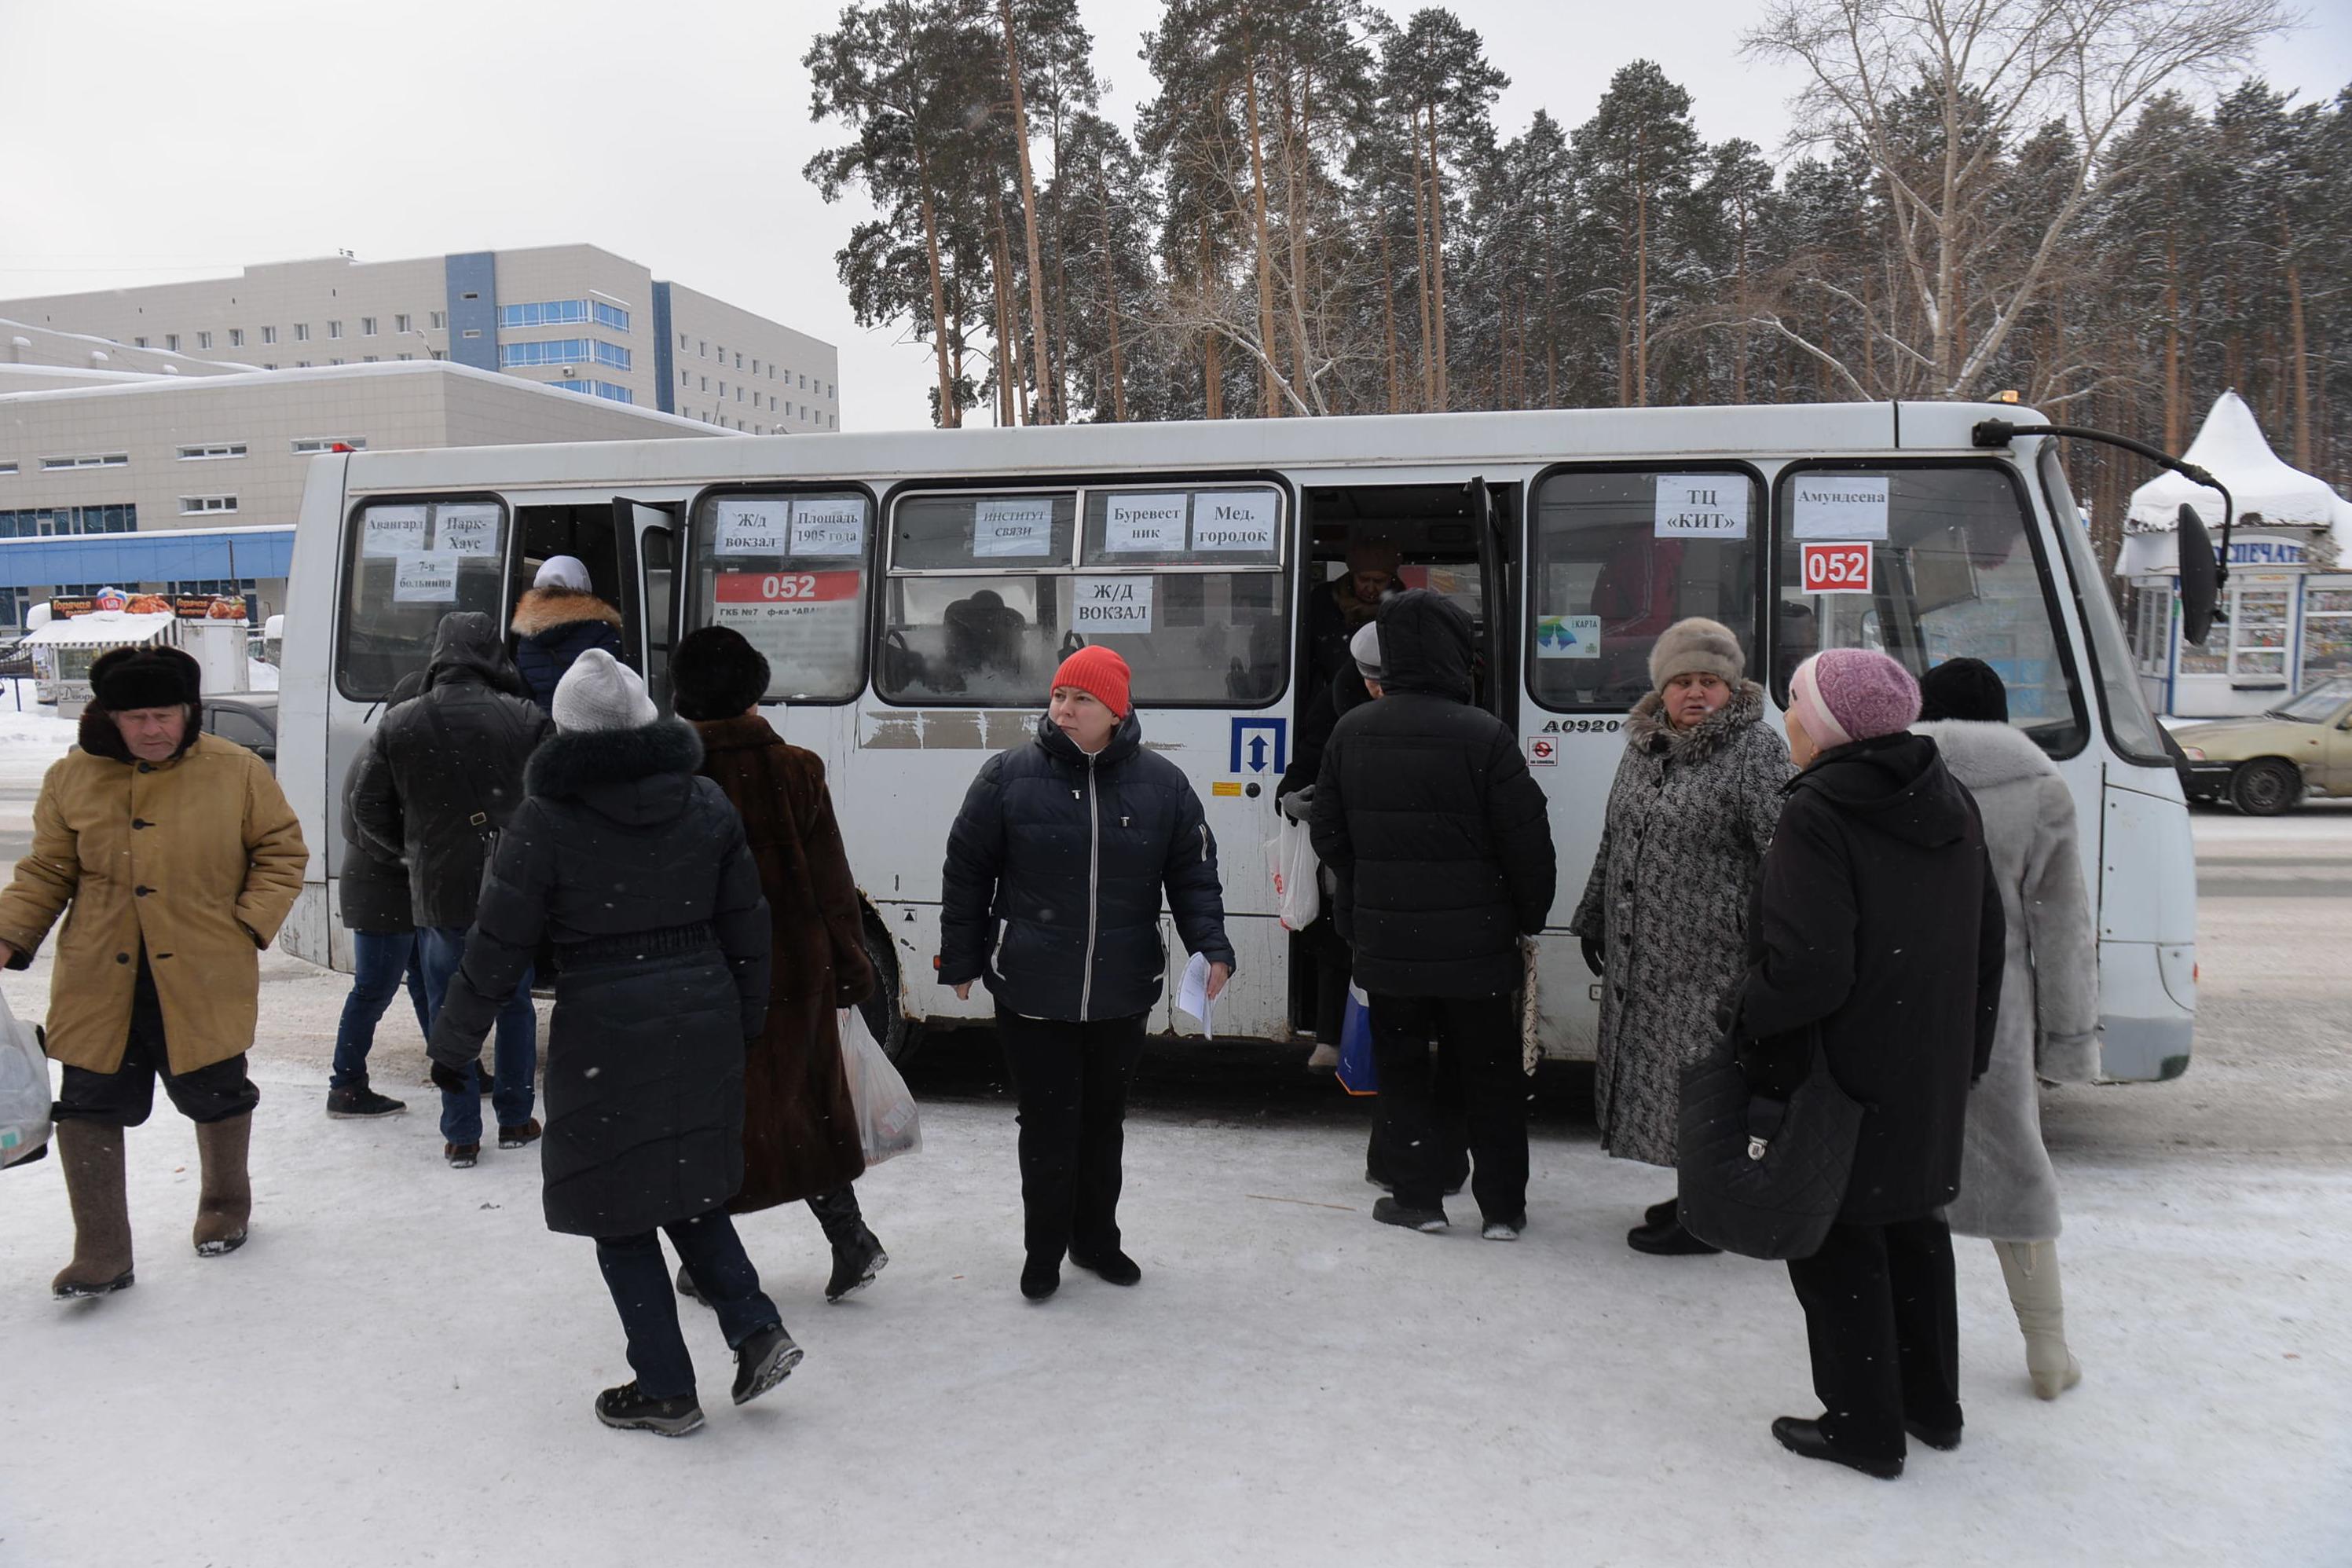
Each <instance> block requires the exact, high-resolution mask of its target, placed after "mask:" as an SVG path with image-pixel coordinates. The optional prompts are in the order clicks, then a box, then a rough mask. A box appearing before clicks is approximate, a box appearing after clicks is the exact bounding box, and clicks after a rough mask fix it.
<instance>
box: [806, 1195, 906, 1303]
mask: <svg viewBox="0 0 2352 1568" xmlns="http://www.w3.org/2000/svg"><path fill="white" fill-rule="evenodd" d="M808 1206H809V1212H811V1213H812V1214H814V1215H816V1219H817V1223H818V1224H819V1225H821V1226H824V1238H825V1239H826V1240H827V1241H829V1242H831V1243H832V1244H833V1278H831V1279H827V1280H826V1281H825V1282H824V1299H825V1300H828V1301H838V1300H843V1299H844V1298H845V1297H848V1296H853V1295H855V1294H856V1293H857V1292H858V1291H860V1290H863V1289H866V1287H867V1286H868V1285H871V1284H873V1283H874V1277H875V1276H876V1275H877V1274H879V1273H881V1272H882V1270H883V1268H885V1267H887V1265H888V1264H889V1261H890V1255H889V1254H888V1253H887V1252H885V1251H883V1250H882V1243H881V1241H880V1240H879V1238H877V1237H876V1236H875V1234H874V1233H873V1232H872V1231H870V1230H868V1229H866V1219H865V1216H864V1215H861V1214H860V1213H859V1212H858V1208H857V1189H856V1187H854V1186H850V1185H847V1184H844V1185H842V1186H839V1187H836V1188H835V1189H834V1190H833V1191H832V1192H829V1193H820V1194H817V1195H816V1196H815V1197H813V1198H811V1199H809V1201H808Z"/></svg>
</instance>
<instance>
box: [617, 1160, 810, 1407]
mask: <svg viewBox="0 0 2352 1568" xmlns="http://www.w3.org/2000/svg"><path fill="white" fill-rule="evenodd" d="M662 1229H663V1230H665V1231H667V1232H668V1233H669V1244H670V1245H671V1246H672V1247H676V1248H677V1258H678V1261H679V1262H681V1263H683V1264H685V1265H686V1271H687V1272H688V1274H691V1275H692V1276H694V1287H695V1289H698V1290H699V1291H701V1292H702V1295H703V1299H704V1300H707V1301H709V1303H710V1304H711V1306H712V1307H713V1308H715V1309H716V1310H718V1313H719V1332H720V1333H722V1334H724V1335H726V1336H727V1348H728V1349H730V1350H734V1349H736V1348H737V1347H739V1346H740V1345H741V1344H742V1342H744V1341H745V1340H748V1339H750V1338H751V1336H752V1335H753V1334H755V1333H758V1332H759V1331H761V1329H767V1328H775V1327H779V1326H781V1325H782V1321H783V1320H782V1318H781V1317H779V1316H778V1315H777V1312H776V1304H775V1302H773V1301H772V1300H769V1299H768V1298H767V1296H766V1295H765V1294H763V1293H762V1292H761V1289H760V1271H759V1270H758V1269H757V1268H753V1267H752V1266H751V1259H750V1258H747V1257H745V1256H744V1254H743V1243H742V1241H741V1239H740V1237H737V1236H736V1234H735V1222H734V1221H733V1220H731V1219H730V1218H728V1217H727V1211H726V1209H725V1208H723V1207H721V1208H715V1209H712V1210H711V1211H710V1212H709V1213H708V1214H705V1215H697V1216H695V1217H694V1218H693V1219H687V1220H679V1221H677V1222H676V1223H675V1224H671V1225H666V1226H662ZM596 1267H597V1268H601V1269H602V1270H604V1287H605V1289H608V1290H610V1291H612V1292H613V1305H614V1308H615V1309H616V1310H618V1311H619V1312H620V1314H621V1327H622V1328H623V1329H624V1330H625V1331H626V1332H627V1333H628V1336H629V1370H631V1371H632V1372H634V1373H636V1374H637V1387H638V1388H639V1389H641V1390H643V1391H644V1392H645V1393H646V1394H650V1395H651V1396H653V1397H654V1398H656V1399H675V1398H677V1396H678V1395H679V1394H692V1393H693V1392H694V1361H693V1358H691V1357H690V1356H688V1354H687V1353H686V1338H685V1336H684V1335H682V1334H680V1333H679V1332H678V1330H677V1291H676V1290H674V1289H671V1288H670V1282H669V1269H668V1268H667V1265H665V1264H664V1263H663V1262H662V1254H661V1242H660V1241H659V1240H657V1239H656V1237H655V1236H654V1233H653V1232H652V1231H649V1230H648V1231H645V1232H642V1233H640V1234H639V1235H636V1236H600V1237H597V1238H596Z"/></svg>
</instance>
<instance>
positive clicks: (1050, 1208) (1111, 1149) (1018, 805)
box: [939, 646, 1234, 1301]
mask: <svg viewBox="0 0 2352 1568" xmlns="http://www.w3.org/2000/svg"><path fill="white" fill-rule="evenodd" d="M1131 681H1132V677H1131V675H1130V673H1129V669H1128V667H1127V661H1126V660H1125V659H1123V658H1119V656H1118V654H1116V653H1114V652H1112V651H1111V650H1110V649H1109V648H1107V647H1098V646H1097V647H1082V648H1079V649H1078V650H1077V651H1076V652H1075V653H1073V654H1071V655H1070V656H1069V657H1068V658H1066V659H1064V660H1063V661H1062V665H1061V668H1058V669H1056V670H1055V672H1054V684H1053V688H1052V696H1051V699H1050V701H1049V704H1048V706H1047V708H1046V710H1045V715H1044V716H1043V717H1042V718H1041V719H1039V721H1038V722H1037V732H1036V735H1035V737H1034V739H1032V740H1031V741H1029V742H1027V743H1025V744H1024V745H1020V746H1016V747H1014V748H1013V750H1011V751H1009V752H998V753H997V754H996V755H995V756H993V757H991V758H990V759H989V760H988V761H987V762H985V763H982V765H981V769H980V773H979V776H978V777H976V778H974V779H973V780H972V784H971V790H970V792H969V793H968V794H967V795H965V796H964V802H963V807H962V809H961V811H959V812H958V813H957V814H956V819H955V825H954V826H953V827H952V828H951V829H950V831H949V834H948V847H947V863H946V868H945V870H944V872H943V874H942V889H941V893H940V954H939V976H940V984H945V985H950V986H952V987H954V989H955V994H956V995H957V996H958V997H959V998H969V997H970V996H971V987H972V983H973V982H974V981H978V982H980V983H981V984H984V985H986V986H987V987H988V990H989V993H990V994H992V996H993V997H994V998H995V1000H996V1030H997V1037H998V1039H999V1040H1000V1041H1002V1042H1003V1047H1004V1055H1005V1060H1006V1062H1007V1063H1008V1065H1009V1066H1010V1067H1011V1068H1012V1072H1013V1087H1014V1089H1015V1090H1016V1092H1017V1093H1018V1095H1019V1097H1020V1107H1021V1109H1020V1122H1021V1207H1022V1215H1023V1224H1022V1240H1023V1246H1024V1250H1025V1253H1026V1261H1025V1262H1024V1265H1023V1267H1022V1270H1021V1293H1022V1295H1024V1296H1025V1297H1027V1298H1028V1299H1029V1300H1032V1301H1043V1300H1045V1299H1046V1298H1047V1297H1049V1296H1051V1295H1053V1294H1054V1292H1055V1290H1057V1289H1060V1287H1061V1282H1062V1275H1061V1267H1062V1259H1063V1258H1064V1256H1065V1255H1066V1256H1067V1257H1068V1258H1069V1260H1070V1261H1071V1262H1073V1263H1075V1264H1076V1265H1077V1266H1078V1267H1079V1268H1085V1269H1088V1270H1091V1271H1092V1272H1093V1273H1095V1274H1097V1275H1099V1276H1101V1277H1102V1278H1103V1279H1105V1280H1107V1281H1108V1282H1109V1283H1111V1284H1113V1285H1132V1284H1134V1283H1135V1282H1136V1281H1137V1280H1139V1279H1141V1278H1142V1277H1143V1270H1142V1269H1141V1268H1139V1267H1138V1266H1137V1264H1136V1263H1135V1260H1134V1259H1133V1258H1129V1257H1128V1255H1127V1254H1126V1253H1125V1252H1124V1251H1122V1250H1121V1249H1120V1248H1121V1241H1122V1237H1121V1236H1120V1233H1119V1226H1118V1198H1119V1189H1120V1184H1121V1174H1120V1154H1121V1151H1122V1147H1123V1142H1124V1134H1123V1132H1122V1125H1123V1123H1124V1121H1125V1120H1126V1116H1127V1089H1128V1083H1129V1079H1132V1077H1133V1076H1134V1073H1135V1067H1136V1064H1137V1062H1138V1061H1139V1060H1140V1059H1141V1058H1142V1056H1143V1026H1144V1020H1145V1018H1146V1016H1148V1015H1149V1014H1150V1010H1151V1007H1152V1005H1153V1004H1154V1003H1156V1002H1157V1001H1158V1000H1159V999H1160V984H1161V976H1162V972H1163V970H1164V969H1165V968H1166V967H1167V958H1166V955H1165V954H1164V953H1163V952H1162V951H1161V948H1160V899H1161V894H1162V891H1163V889H1164V890H1165V894H1166V898H1167V903H1168V908H1169V910H1170V912H1171V915H1172V916H1173V917H1174V920H1175V924H1176V934H1177V935H1178V937H1179V938H1180V939H1181V941H1182V942H1183V944H1184V946H1185V948H1186V950H1187V951H1188V952H1194V953H1198V954H1200V955H1201V956H1202V958H1203V959H1205V960H1206V961H1207V964H1208V994H1209V996H1210V998H1211V999H1212V1000H1213V999H1214V998H1215V997H1216V996H1217V995H1218V994H1221V993H1222V992H1223V990H1224V987H1225V982H1226V981H1227V980H1228V979H1229V978H1231V976H1232V974H1233V972H1234V949H1233V943H1232V942H1228V941H1227V940H1226V938H1225V910H1224V890H1223V887H1222V886H1221V885H1220V884H1219V882H1218V880H1217V842H1216V839H1215V837H1213V835H1211V833H1210V832H1209V825H1208V820H1207V818H1206V817H1205V816H1204V815H1203V814H1202V810H1201V802H1200V799H1199V797H1198V796H1196V795H1193V793H1192V784H1191V782H1190V781H1188V780H1187V779H1186V778H1185V776H1184V773H1183V770H1181V768H1179V767H1178V766H1177V765H1176V764H1175V763H1172V762H1171V761H1169V760H1168V759H1167V758H1166V757H1164V756H1162V755H1160V753H1159V752H1152V751H1147V750H1145V749H1144V746H1143V726H1142V724H1141V722H1140V721H1139V720H1138V718H1137V716H1136V712H1135V708H1134V704H1133V702H1132V701H1131V700H1130V687H1131Z"/></svg>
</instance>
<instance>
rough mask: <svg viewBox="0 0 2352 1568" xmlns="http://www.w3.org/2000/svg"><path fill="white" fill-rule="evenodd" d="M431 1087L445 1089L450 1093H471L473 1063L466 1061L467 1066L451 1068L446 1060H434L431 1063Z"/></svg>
mask: <svg viewBox="0 0 2352 1568" xmlns="http://www.w3.org/2000/svg"><path fill="white" fill-rule="evenodd" d="M433 1087H434V1088H436V1089H445V1090H446V1091H447V1092H449V1093H451V1094H471V1093H473V1092H474V1070H473V1065H472V1064H471V1063H468V1064H467V1066H465V1067H462V1068H453V1067H451V1066H450V1065H449V1064H448V1063H447V1062H441V1061H436V1062H435V1063H434V1064H433Z"/></svg>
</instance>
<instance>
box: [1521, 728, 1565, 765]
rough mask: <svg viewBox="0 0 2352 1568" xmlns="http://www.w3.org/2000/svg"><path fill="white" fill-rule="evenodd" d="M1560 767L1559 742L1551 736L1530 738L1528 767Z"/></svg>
mask: <svg viewBox="0 0 2352 1568" xmlns="http://www.w3.org/2000/svg"><path fill="white" fill-rule="evenodd" d="M1528 766H1529V767H1531V768H1553V767H1558V766H1559V742H1558V741H1555V740H1553V739H1552V738H1551V737H1550V736H1549V735H1530V736H1528Z"/></svg>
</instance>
